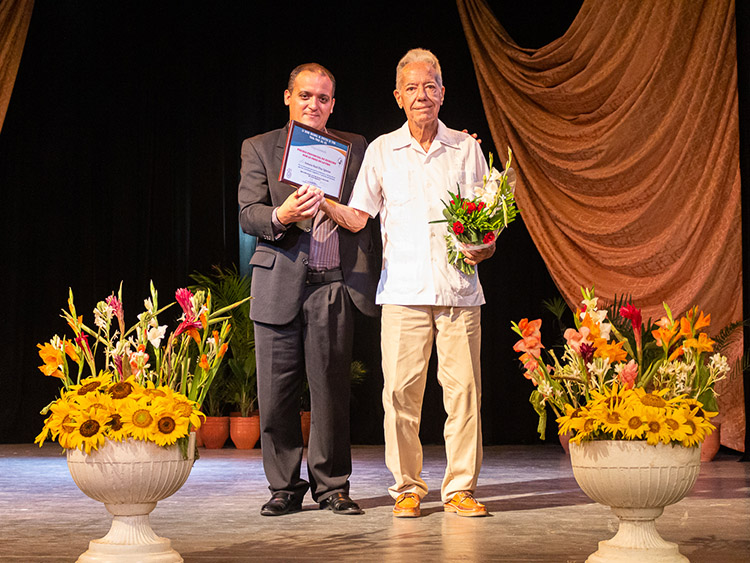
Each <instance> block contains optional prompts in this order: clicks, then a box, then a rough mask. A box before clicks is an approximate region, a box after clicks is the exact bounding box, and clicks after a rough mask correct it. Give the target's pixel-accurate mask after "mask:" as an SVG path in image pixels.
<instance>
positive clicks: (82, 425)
mask: <svg viewBox="0 0 750 563" xmlns="http://www.w3.org/2000/svg"><path fill="white" fill-rule="evenodd" d="M108 418H109V415H108V414H107V413H106V412H103V411H101V410H99V409H96V408H93V409H91V410H89V411H88V412H85V413H81V415H80V416H79V418H78V419H77V420H76V425H75V427H74V428H73V431H72V432H71V433H70V442H71V444H73V445H74V446H73V447H75V448H81V449H82V450H84V451H85V452H86V453H87V454H88V453H90V452H91V450H92V449H94V450H96V449H98V448H99V446H101V445H102V444H104V440H105V439H106V435H105V430H106V426H105V424H106V422H107V419H108Z"/></svg>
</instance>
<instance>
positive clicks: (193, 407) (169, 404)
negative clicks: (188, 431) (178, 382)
mask: <svg viewBox="0 0 750 563" xmlns="http://www.w3.org/2000/svg"><path fill="white" fill-rule="evenodd" d="M154 406H155V407H156V408H159V407H161V406H164V407H166V408H168V409H170V410H172V411H174V413H175V414H176V415H177V416H178V417H179V418H184V419H187V420H188V422H189V424H190V425H191V426H192V427H193V429H196V428H200V426H201V417H203V418H205V415H204V414H203V413H202V412H201V411H200V409H198V408H197V404H196V402H195V401H191V400H190V399H188V398H187V397H185V395H183V394H182V393H172V396H171V397H170V398H163V399H155V400H154Z"/></svg>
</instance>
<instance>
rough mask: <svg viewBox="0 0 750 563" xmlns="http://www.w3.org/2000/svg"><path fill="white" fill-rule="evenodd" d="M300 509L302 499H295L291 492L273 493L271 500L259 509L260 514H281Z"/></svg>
mask: <svg viewBox="0 0 750 563" xmlns="http://www.w3.org/2000/svg"><path fill="white" fill-rule="evenodd" d="M300 510H302V501H301V500H295V499H294V495H293V494H291V493H281V492H279V493H274V494H273V495H271V500H269V501H268V502H267V503H266V504H264V505H263V508H261V509H260V514H261V516H282V515H284V514H290V513H292V512H299V511H300Z"/></svg>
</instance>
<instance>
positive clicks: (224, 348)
mask: <svg viewBox="0 0 750 563" xmlns="http://www.w3.org/2000/svg"><path fill="white" fill-rule="evenodd" d="M227 348H229V344H227V343H226V342H225V343H224V344H222V345H221V348H219V351H218V352H217V355H218V356H219V357H220V358H223V357H224V354H226V353H227Z"/></svg>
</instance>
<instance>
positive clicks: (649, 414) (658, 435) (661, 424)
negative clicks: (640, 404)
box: [643, 408, 670, 446]
mask: <svg viewBox="0 0 750 563" xmlns="http://www.w3.org/2000/svg"><path fill="white" fill-rule="evenodd" d="M643 419H644V422H645V424H646V430H645V434H646V441H647V442H648V443H649V444H651V445H652V446H655V445H656V444H658V443H659V442H664V443H665V444H668V443H669V441H670V437H669V426H667V421H666V420H667V417H666V416H665V412H664V411H662V410H657V409H653V408H645V409H643Z"/></svg>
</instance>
